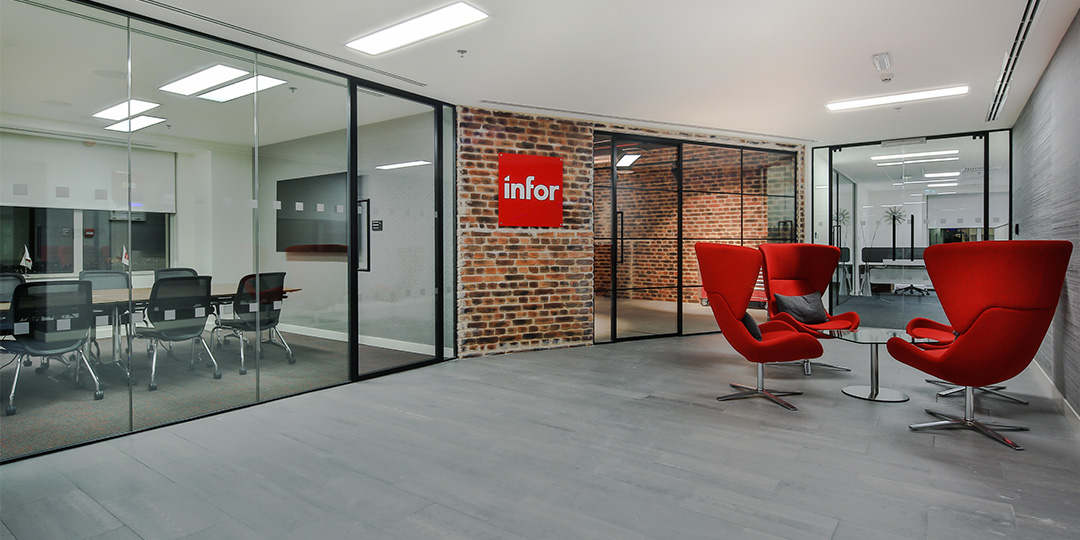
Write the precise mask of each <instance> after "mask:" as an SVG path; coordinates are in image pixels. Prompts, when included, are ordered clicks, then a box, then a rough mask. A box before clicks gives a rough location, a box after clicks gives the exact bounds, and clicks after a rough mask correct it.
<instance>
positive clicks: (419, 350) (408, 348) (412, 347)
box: [278, 324, 454, 358]
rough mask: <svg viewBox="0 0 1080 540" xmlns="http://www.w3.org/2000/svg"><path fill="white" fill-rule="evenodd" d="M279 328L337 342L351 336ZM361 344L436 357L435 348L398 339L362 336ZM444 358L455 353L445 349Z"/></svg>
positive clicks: (310, 329)
mask: <svg viewBox="0 0 1080 540" xmlns="http://www.w3.org/2000/svg"><path fill="white" fill-rule="evenodd" d="M278 328H279V329H280V330H281V331H282V332H288V333H290V334H300V335H303V336H311V337H317V338H323V339H332V340H335V341H348V340H349V336H348V334H346V333H345V332H334V331H330V330H320V329H318V328H311V327H310V326H293V325H290V324H279V325H278ZM359 343H360V345H370V346H372V347H381V348H383V349H393V350H395V351H405V352H411V353H416V354H426V355H430V356H435V346H434V345H427V344H424V343H413V342H410V341H400V340H396V339H387V338H381V337H375V336H360V337H359ZM443 356H445V357H446V358H451V357H453V356H454V351H453V350H451V349H443Z"/></svg>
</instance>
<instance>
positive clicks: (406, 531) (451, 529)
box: [385, 504, 529, 540]
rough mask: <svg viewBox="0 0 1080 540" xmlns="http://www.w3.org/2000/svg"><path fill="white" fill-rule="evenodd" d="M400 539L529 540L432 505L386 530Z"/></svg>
mask: <svg viewBox="0 0 1080 540" xmlns="http://www.w3.org/2000/svg"><path fill="white" fill-rule="evenodd" d="M385 531H386V532H387V533H389V534H391V535H392V538H395V539H397V540H513V539H525V538H529V537H527V536H523V535H521V534H519V533H516V532H512V531H508V530H506V529H502V528H499V527H496V526H494V525H492V524H490V523H487V522H485V521H482V520H479V519H476V518H474V517H471V516H466V515H464V514H462V513H460V512H455V511H453V510H451V509H449V508H446V507H444V506H440V505H437V504H432V505H429V506H427V507H425V508H424V509H422V510H420V511H419V512H415V513H413V514H410V515H409V516H408V517H406V518H404V519H402V520H400V521H398V522H397V523H394V524H393V525H391V526H389V527H387V528H386V529H385Z"/></svg>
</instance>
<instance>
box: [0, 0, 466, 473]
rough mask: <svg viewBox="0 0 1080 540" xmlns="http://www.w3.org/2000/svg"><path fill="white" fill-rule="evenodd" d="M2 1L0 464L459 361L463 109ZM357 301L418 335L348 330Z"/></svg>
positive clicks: (102, 17)
mask: <svg viewBox="0 0 1080 540" xmlns="http://www.w3.org/2000/svg"><path fill="white" fill-rule="evenodd" d="M0 8H2V13H3V16H2V17H0V24H2V29H0V31H2V34H3V50H2V59H0V61H2V64H3V78H2V81H0V83H2V88H0V114H2V116H0V119H2V121H0V158H2V171H0V273H2V279H3V289H2V292H3V297H2V298H0V307H2V308H3V317H4V319H3V332H2V333H3V335H2V336H0V393H2V395H3V408H4V411H5V414H4V415H3V416H0V422H2V425H0V438H2V440H0V448H2V455H0V459H2V460H3V461H7V460H10V459H15V458H18V457H21V456H25V455H32V454H35V453H39V452H43V451H48V450H50V449H54V448H61V447H65V446H70V445H73V444H78V443H82V442H86V441H91V440H96V439H100V438H104V437H109V436H114V435H118V434H123V433H127V432H130V431H136V430H140V429H145V428H148V427H152V426H156V425H162V424H167V423H172V422H176V421H179V420H183V419H187V418H193V417H198V416H203V415H206V414H210V413H214V412H217V411H222V410H227V409H231V408H236V407H241V406H245V405H249V404H253V403H257V402H260V401H266V400H269V399H275V398H279V397H283V396H287V395H293V394H297V393H301V392H305V391H309V390H312V389H316V388H324V387H328V386H332V385H336V384H342V383H346V382H349V381H350V380H356V379H357V377H358V374H359V375H363V374H364V373H365V372H376V371H379V370H384V369H390V368H393V367H395V366H401V365H408V364H411V363H416V362H422V361H425V360H431V359H433V358H436V357H441V356H442V354H443V350H442V348H438V351H437V352H436V337H435V336H436V335H437V333H436V332H435V329H434V327H435V325H436V321H437V320H441V319H439V318H438V317H437V316H436V312H437V311H438V310H437V309H436V308H437V306H438V302H437V301H436V297H435V296H434V292H433V291H434V290H435V289H436V287H435V268H436V264H435V260H434V259H435V256H434V255H433V254H434V253H436V250H435V249H434V245H435V242H436V239H437V235H436V231H435V226H434V225H433V224H434V223H436V222H435V219H434V215H435V211H434V208H435V204H434V203H435V193H437V190H434V189H433V185H434V183H435V179H436V178H438V176H437V175H436V173H435V170H434V168H435V166H436V165H434V164H435V163H439V160H438V159H436V154H437V153H438V150H437V148H436V147H435V140H436V137H435V133H436V132H437V129H439V128H440V127H441V124H440V123H439V115H438V114H437V113H438V112H442V111H437V110H436V107H434V106H432V105H431V104H425V103H418V102H413V101H410V100H408V99H404V98H399V97H396V96H391V95H386V94H384V93H379V92H375V91H366V90H364V89H360V91H357V92H356V96H355V97H354V99H352V100H351V99H350V98H351V97H353V96H350V84H349V83H350V81H349V80H348V79H347V78H345V77H341V76H337V75H335V74H332V73H328V72H324V71H320V70H316V69H314V68H311V67H308V66H305V65H300V64H297V63H293V62H289V61H287V60H283V59H281V58H278V57H273V56H268V55H265V54H262V53H258V52H255V51H251V50H248V49H244V48H241V47H237V46H233V45H231V44H227V43H222V42H218V41H216V40H212V39H209V38H206V37H203V36H199V35H194V34H191V33H187V32H184V31H180V30H176V29H173V28H169V27H165V26H162V25H157V24H154V23H151V22H147V21H143V20H139V19H135V18H130V17H126V16H124V15H122V14H118V13H114V12H111V11H105V10H101V9H97V8H95V7H92V6H87V5H83V4H79V3H74V2H67V1H62V0H45V1H35V2H24V1H18V0H0ZM350 101H352V103H355V104H358V105H357V108H358V109H360V111H359V113H358V114H355V115H354V116H353V117H354V118H356V119H357V122H358V124H357V125H356V126H353V130H352V132H353V133H359V135H358V136H357V137H356V138H355V139H353V140H352V141H353V142H350V141H351V139H350V136H349V134H350V129H349V128H350V126H349V123H350V118H351V117H350V109H349V108H350ZM380 130H381V131H380ZM378 133H384V134H385V133H391V134H392V135H391V136H390V137H385V136H378V135H377V134H378ZM377 140H384V141H385V144H382V145H381V146H380V145H378V144H375V143H373V141H377ZM350 144H358V145H364V146H362V147H361V148H360V149H351V148H350ZM395 153H396V154H402V155H400V156H399V155H396V154H395ZM391 154H395V155H391ZM405 154H408V155H405ZM350 156H358V160H359V162H360V164H359V166H355V165H354V170H355V171H357V174H358V176H359V177H360V178H361V182H360V185H359V186H358V187H357V188H356V189H355V190H352V191H351V190H350V187H349V181H348V178H349V175H348V172H347V171H349V170H350V165H349V159H350ZM395 162H413V163H414V167H413V168H411V169H408V170H394V171H383V170H379V169H376V165H385V164H390V163H395ZM391 182H396V184H392V183H391ZM395 189H396V191H395ZM402 190H406V191H408V192H409V193H412V195H411V196H410V198H409V199H408V200H401V199H400V197H398V198H396V199H395V198H394V197H396V195H395V194H400V193H401V192H402ZM350 194H352V195H353V196H354V197H357V196H358V197H360V202H356V201H354V202H353V203H350V202H349V201H350ZM422 198H427V199H429V200H430V201H429V202H430V204H426V205H420V204H417V201H418V200H422ZM391 199H393V200H391ZM401 208H408V209H409V210H408V211H406V210H401ZM354 213H355V214H356V215H357V217H356V219H350V217H351V215H350V214H354ZM421 214H424V215H427V216H429V217H430V219H423V218H424V215H421ZM372 218H375V219H376V220H382V221H384V222H385V223H386V225H387V228H388V229H393V227H394V225H395V224H396V223H397V222H398V221H404V222H407V223H408V224H410V226H411V227H412V228H411V229H409V230H402V231H400V233H399V234H407V235H408V237H407V238H405V239H402V238H394V239H390V237H389V235H388V236H385V237H375V236H372V235H371V233H370V230H371V229H369V228H367V227H370V223H371V221H372ZM395 220H398V221H395ZM418 224H426V225H427V226H426V227H425V226H422V225H418ZM350 226H363V227H365V228H364V229H363V230H361V231H359V232H355V233H352V234H350ZM355 239H359V240H355ZM360 243H363V244H364V245H359V244H360ZM397 250H403V251H405V252H406V255H399V254H398V252H397ZM350 257H356V260H354V261H353V262H352V265H350ZM408 257H412V259H410V260H405V259H407V258H408ZM357 263H359V264H360V265H361V266H360V268H359V269H360V270H361V273H360V276H359V278H357V276H356V274H352V273H351V272H350V268H352V267H354V266H355V265H356V264H357ZM394 265H399V267H400V266H406V267H408V269H409V271H408V272H402V271H400V268H399V267H394ZM350 276H352V277H351V278H350ZM410 280H411V281H410ZM350 281H351V282H350ZM350 290H353V291H356V295H357V296H356V297H359V298H360V302H361V306H360V309H359V311H360V313H365V310H364V305H363V302H373V301H377V302H380V303H379V309H380V310H381V311H380V313H388V314H391V315H394V316H395V317H396V319H395V320H396V321H397V324H395V325H393V328H385V329H384V328H370V329H365V328H364V327H363V325H364V324H368V323H366V322H365V321H364V320H363V319H354V320H357V324H359V325H360V326H361V327H360V328H359V329H358V330H359V333H360V335H361V338H360V339H359V341H354V340H356V338H352V339H350V320H351V319H350V311H355V310H354V309H352V308H355V307H356V306H350ZM397 290H402V291H413V292H411V293H410V292H405V293H402V294H396V293H395V291H397ZM365 293H367V294H366V296H365ZM367 312H369V313H370V310H368V311H367ZM369 318H370V319H372V320H373V321H374V320H377V317H369ZM370 324H374V322H371V323H370ZM402 329H404V330H402ZM355 332H356V329H353V333H354V334H355ZM410 332H411V333H410ZM365 335H366V336H367V339H366V341H365V339H364V336H365ZM446 342H449V340H447V341H446ZM350 343H354V345H353V346H354V347H362V350H361V351H360V353H359V357H360V358H362V359H365V360H364V361H367V362H368V364H366V365H365V364H362V365H359V366H357V365H355V364H354V365H350V358H356V357H357V356H358V354H357V352H356V351H354V350H350Z"/></svg>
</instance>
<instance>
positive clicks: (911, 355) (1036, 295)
mask: <svg viewBox="0 0 1080 540" xmlns="http://www.w3.org/2000/svg"><path fill="white" fill-rule="evenodd" d="M1071 253H1072V243H1071V242H1067V241H1053V240H1044V241H1039V240H1027V241H1020V240H1011V241H1001V242H965V243H954V244H938V245H934V246H930V247H929V248H927V249H926V252H925V253H924V255H925V260H926V270H927V272H929V274H930V280H931V281H932V282H933V284H934V289H935V290H936V291H937V293H938V298H940V300H941V307H942V308H943V309H944V310H945V315H946V316H947V317H948V318H949V323H950V325H951V326H952V328H954V329H955V331H956V338H955V339H954V340H953V342H952V344H951V345H949V346H948V347H937V348H923V347H919V346H918V345H917V344H913V343H911V342H909V341H908V340H906V339H902V338H892V339H890V340H889V341H888V343H887V347H888V350H889V354H891V355H892V356H893V358H895V359H897V360H898V361H900V362H902V363H904V364H907V365H909V366H911V367H913V368H915V369H918V370H920V371H923V372H925V373H927V374H929V375H932V376H934V377H937V378H939V379H942V380H945V381H948V382H950V383H952V384H955V385H958V386H963V387H964V416H963V417H958V416H954V415H949V414H943V413H938V412H934V411H931V410H929V409H927V410H926V412H927V414H929V415H931V416H933V417H935V418H938V419H939V421H935V422H928V423H924V424H912V425H910V426H908V427H909V428H910V429H911V430H912V431H920V430H924V429H951V428H965V429H972V430H975V431H978V432H979V433H981V434H983V435H985V436H987V437H989V438H991V439H994V440H995V441H998V442H1000V443H1002V444H1005V445H1007V446H1009V447H1011V448H1013V449H1014V450H1023V447H1021V446H1020V445H1019V444H1016V443H1015V442H1013V441H1012V440H1010V439H1009V438H1007V437H1005V436H1004V435H1002V434H1000V433H998V432H999V431H1026V430H1027V428H1026V427H1020V426H1011V425H1004V424H998V423H993V422H982V421H979V420H977V419H976V418H975V389H976V388H978V387H981V386H989V385H993V384H997V383H1000V382H1002V381H1006V380H1008V379H1011V378H1013V377H1015V376H1016V375H1018V374H1019V373H1020V372H1021V371H1023V370H1024V368H1026V367H1027V366H1028V364H1029V363H1031V359H1032V358H1034V357H1035V353H1036V352H1038V350H1039V346H1040V345H1041V344H1042V341H1043V338H1044V337H1045V335H1046V330H1047V328H1049V326H1050V321H1051V320H1052V319H1053V318H1054V311H1055V310H1056V309H1057V304H1058V301H1059V299H1060V297H1061V288H1062V285H1063V284H1064V282H1065V273H1066V271H1067V270H1068V266H1069V256H1070V254H1071Z"/></svg>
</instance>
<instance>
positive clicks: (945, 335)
mask: <svg viewBox="0 0 1080 540" xmlns="http://www.w3.org/2000/svg"><path fill="white" fill-rule="evenodd" d="M906 331H907V333H908V335H910V336H911V337H913V338H915V339H923V340H927V341H920V342H916V343H915V345H917V346H918V347H919V348H922V349H940V348H942V347H948V346H949V345H951V344H952V342H953V341H954V340H955V339H956V331H955V330H953V327H951V326H949V325H947V324H942V323H939V322H937V321H934V320H931V319H924V318H922V317H916V318H914V319H911V320H910V321H908V324H907V327H906ZM926 382H928V383H931V384H936V385H938V386H944V387H945V390H942V391H940V392H938V394H937V395H938V397H952V396H962V395H964V393H963V392H964V387H963V386H956V385H955V384H951V383H949V382H948V381H943V380H941V379H926ZM1004 389H1005V385H1003V384H992V385H990V386H980V387H978V388H976V390H978V391H980V392H984V393H987V394H991V395H995V396H997V397H1000V398H1002V399H1007V400H1009V401H1012V402H1014V403H1019V404H1021V405H1027V404H1028V402H1027V401H1025V400H1023V399H1020V398H1018V397H1015V396H1010V395H1009V394H1006V393H1004V392H1002V390H1004Z"/></svg>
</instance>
